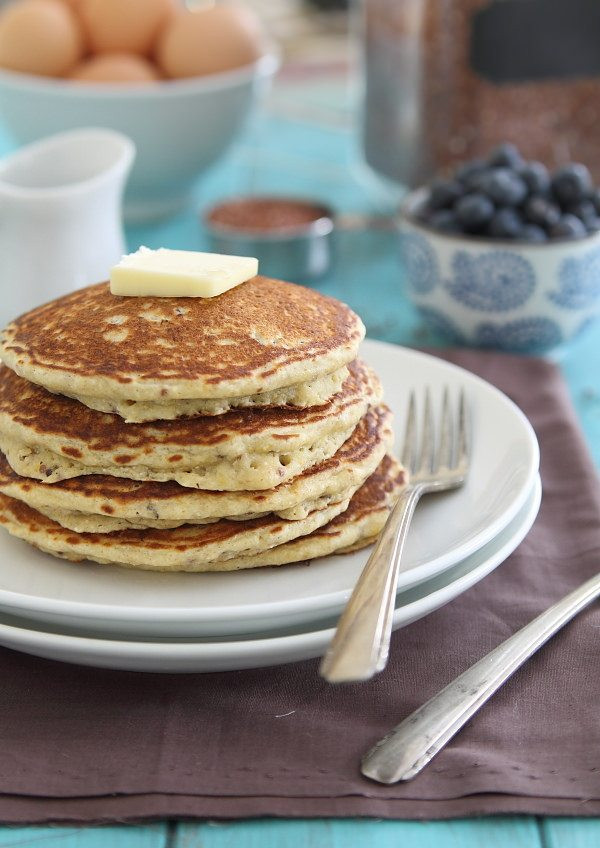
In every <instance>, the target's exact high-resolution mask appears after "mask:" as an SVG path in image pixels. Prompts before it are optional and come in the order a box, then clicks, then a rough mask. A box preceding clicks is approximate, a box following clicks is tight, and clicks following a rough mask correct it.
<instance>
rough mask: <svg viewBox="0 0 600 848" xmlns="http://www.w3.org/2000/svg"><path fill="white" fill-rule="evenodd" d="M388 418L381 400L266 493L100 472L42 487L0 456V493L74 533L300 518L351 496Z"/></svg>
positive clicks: (372, 461)
mask: <svg viewBox="0 0 600 848" xmlns="http://www.w3.org/2000/svg"><path fill="white" fill-rule="evenodd" d="M391 419H392V415H391V412H390V411H389V409H388V408H387V407H385V406H379V407H374V408H372V409H370V410H369V411H368V412H367V414H366V415H365V416H364V417H363V418H362V419H361V420H360V421H359V423H358V425H357V426H356V428H355V429H354V432H353V433H352V435H351V436H350V438H349V439H348V440H347V441H346V442H345V443H344V444H343V445H342V447H341V448H340V449H339V450H338V451H337V452H336V453H335V454H334V456H332V457H330V458H329V459H327V460H325V461H324V462H321V463H319V464H318V465H313V466H312V468H309V469H308V470H306V471H304V472H303V473H302V474H300V475H299V476H298V477H295V478H294V479H293V480H290V481H288V482H287V483H284V484H282V485H281V486H277V488H275V489H267V490H265V491H254V492H209V491H196V490H190V489H186V488H184V487H183V486H180V485H179V484H178V483H174V482H167V483H156V482H153V481H146V482H138V481H134V480H127V479H126V478H119V477H109V476H106V475H89V476H84V477H75V478H73V479H71V480H63V481H60V482H58V483H53V484H52V485H51V486H48V485H47V484H45V483H42V482H41V481H39V480H34V479H31V478H27V477H20V476H19V475H18V474H16V473H15V472H14V471H13V470H12V468H11V467H10V465H9V464H8V462H7V461H6V459H5V458H4V457H3V456H2V455H1V454H0V492H3V493H4V494H5V495H8V496H9V497H12V498H17V499H18V500H21V501H23V502H24V503H26V504H27V505H28V506H30V507H32V508H33V509H37V510H38V511H39V512H41V513H42V514H43V515H46V516H47V517H48V518H52V519H53V520H54V521H57V522H58V523H59V524H61V525H62V526H63V527H67V528H68V529H70V530H75V531H76V532H78V533H83V532H92V533H112V532H114V531H115V530H124V529H128V528H143V527H156V528H169V527H178V526H180V525H181V524H186V523H191V524H204V523H210V522H212V521H217V520H218V519H219V518H231V519H237V520H239V519H248V518H256V517H258V516H261V515H264V514H266V513H269V512H272V513H275V514H276V515H278V516H280V517H281V518H287V519H290V520H298V519H301V518H306V516H307V515H308V514H309V513H310V512H312V511H313V510H315V509H318V508H321V507H323V506H326V505H327V504H328V503H330V502H331V501H333V500H335V499H338V500H339V499H340V496H341V495H342V494H345V493H347V494H348V497H349V496H350V495H351V494H353V492H354V491H355V489H356V488H358V487H359V486H360V485H362V483H363V482H364V481H365V480H366V478H367V477H368V476H369V475H370V474H372V473H373V472H374V470H375V468H376V467H377V466H378V465H379V463H380V461H381V460H382V458H383V456H384V454H385V453H386V451H387V450H389V448H390V447H391V442H392V431H391Z"/></svg>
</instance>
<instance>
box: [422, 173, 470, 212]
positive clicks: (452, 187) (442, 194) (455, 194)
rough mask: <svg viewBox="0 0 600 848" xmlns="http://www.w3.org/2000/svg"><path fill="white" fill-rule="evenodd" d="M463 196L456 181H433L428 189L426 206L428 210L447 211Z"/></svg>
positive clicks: (461, 189)
mask: <svg viewBox="0 0 600 848" xmlns="http://www.w3.org/2000/svg"><path fill="white" fill-rule="evenodd" d="M463 194H464V188H463V187H462V186H461V184H460V183H459V182H457V181H456V180H435V181H434V182H433V183H432V184H431V186H430V188H429V199H428V201H427V205H428V207H429V208H430V209H447V208H448V207H449V206H452V204H453V203H454V202H455V201H456V200H458V198H459V197H461V196H462V195H463Z"/></svg>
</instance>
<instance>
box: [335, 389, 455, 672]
mask: <svg viewBox="0 0 600 848" xmlns="http://www.w3.org/2000/svg"><path fill="white" fill-rule="evenodd" d="M467 419H468V416H467V408H466V401H465V396H464V392H462V391H461V393H460V396H459V399H458V421H455V418H454V415H453V413H452V409H451V405H450V397H449V392H448V389H445V391H444V396H443V401H442V414H441V423H440V428H439V429H440V435H439V445H438V446H437V448H436V435H435V430H436V428H435V426H434V422H433V410H432V403H431V393H430V391H429V389H427V390H426V392H425V404H424V412H423V424H422V428H421V433H420V439H419V434H418V433H417V413H416V399H415V393H414V392H412V393H411V396H410V402H409V406H408V414H407V418H406V431H405V436H404V445H403V448H402V456H401V460H402V464H403V466H404V467H405V468H406V469H407V471H408V473H409V475H410V476H409V484H408V486H407V487H406V488H405V489H404V491H403V492H402V494H401V496H400V498H399V500H398V503H397V504H396V506H395V507H394V509H393V510H392V512H391V513H390V516H389V518H388V520H387V523H386V525H385V527H384V529H383V532H382V533H381V536H380V537H379V541H378V542H377V544H376V546H375V548H374V550H373V552H372V554H371V556H370V557H369V559H368V561H367V564H366V565H365V567H364V569H363V571H362V573H361V575H360V577H359V578H358V581H357V583H356V586H355V587H354V590H353V592H352V595H351V597H350V600H349V601H348V604H347V605H346V608H345V609H344V612H343V613H342V615H341V617H340V620H339V622H338V625H337V629H336V631H335V635H334V637H333V640H332V642H331V644H330V646H329V648H328V650H327V653H326V654H325V657H324V658H323V661H322V662H321V666H320V669H319V672H320V674H321V675H322V676H323V677H324V678H325V679H326V680H328V681H329V682H330V683H343V682H350V681H357V680H368V679H369V678H370V677H373V675H374V674H376V673H377V672H378V671H382V669H384V668H385V666H386V663H387V659H388V654H389V647H390V636H391V633H392V618H393V614H394V607H395V601H396V586H397V584H398V574H399V572H400V560H401V557H402V549H403V547H404V542H405V539H406V536H407V534H408V529H409V526H410V522H411V519H412V517H413V515H414V511H415V507H416V505H417V503H418V501H419V498H420V497H421V496H422V495H425V494H428V493H429V492H441V491H445V490H447V489H455V488H457V487H458V486H461V485H462V484H463V483H464V481H465V479H466V476H467V472H468V468H469V434H468V420H467ZM419 441H420V449H419V445H418V442H419Z"/></svg>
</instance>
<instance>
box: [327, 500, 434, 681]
mask: <svg viewBox="0 0 600 848" xmlns="http://www.w3.org/2000/svg"><path fill="white" fill-rule="evenodd" d="M422 493H423V488H422V487H421V486H418V485H417V486H409V487H408V488H407V489H405V491H404V492H403V493H402V495H401V496H400V499H399V500H398V502H397V504H396V505H395V507H394V509H393V510H392V512H391V513H390V516H389V518H388V520H387V523H386V525H385V528H384V530H383V532H382V533H381V536H380V537H379V541H378V542H377V544H376V545H375V548H374V549H373V552H372V553H371V556H370V557H369V559H368V561H367V564H366V565H365V567H364V569H363V571H362V573H361V575H360V577H359V578H358V581H357V582H356V585H355V587H354V590H353V592H352V595H351V596H350V600H349V601H348V603H347V604H346V607H345V609H344V611H343V613H342V615H341V616H340V619H339V621H338V625H337V628H336V631H335V635H334V637H333V640H332V642H331V644H330V646H329V648H328V650H327V653H326V654H325V657H324V658H323V661H322V663H321V666H320V668H319V672H320V674H321V676H322V677H324V678H325V679H326V680H328V681H329V682H330V683H347V682H352V681H358V680H368V679H369V678H370V677H372V676H373V675H374V674H375V673H376V672H378V671H381V670H382V669H383V668H384V667H385V664H386V662H387V657H388V652H389V646H390V636H391V632H392V619H393V613H394V607H395V602H396V586H397V584H398V572H399V569H400V558H401V556H402V549H403V547H404V541H405V539H406V535H407V533H408V528H409V526H410V522H411V519H412V517H413V514H414V511H415V507H416V505H417V502H418V500H419V498H420V496H421V494H422Z"/></svg>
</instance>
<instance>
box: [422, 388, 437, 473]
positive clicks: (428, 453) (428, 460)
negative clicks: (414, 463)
mask: <svg viewBox="0 0 600 848" xmlns="http://www.w3.org/2000/svg"><path fill="white" fill-rule="evenodd" d="M434 463H435V437H434V432H433V412H432V408H431V392H430V391H429V387H427V388H426V389H425V408H424V410H423V431H422V440H421V453H420V456H419V465H418V470H419V471H431V470H432V468H433V467H434Z"/></svg>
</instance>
